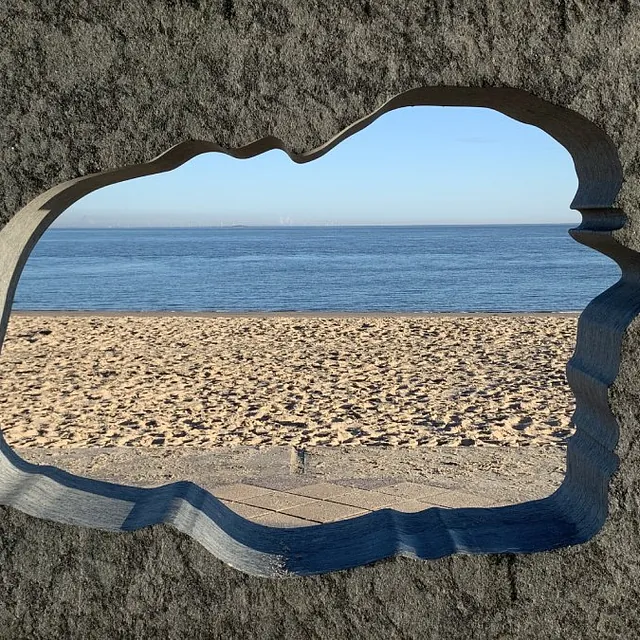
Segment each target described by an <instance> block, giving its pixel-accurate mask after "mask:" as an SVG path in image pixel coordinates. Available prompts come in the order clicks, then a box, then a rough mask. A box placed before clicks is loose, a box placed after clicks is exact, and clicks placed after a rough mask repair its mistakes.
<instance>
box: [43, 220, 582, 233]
mask: <svg viewBox="0 0 640 640" xmlns="http://www.w3.org/2000/svg"><path fill="white" fill-rule="evenodd" d="M579 225H580V221H579V220H575V221H573V220H571V221H566V222H515V223H514V222H435V223H431V224H414V223H407V224H385V223H380V224H376V223H368V224H237V225H234V224H224V225H219V224H218V225H191V226H186V227H183V226H169V227H167V226H164V227H162V226H161V227H155V226H153V227H151V226H149V227H137V226H130V227H129V226H110V227H99V226H95V227H94V226H87V227H71V226H69V227H66V226H60V227H58V226H55V223H54V225H52V226H50V227H49V228H48V229H47V231H49V230H53V231H170V230H174V231H184V230H198V229H217V230H220V229H222V230H234V231H237V230H243V229H270V230H273V229H361V228H367V227H377V228H409V229H414V228H425V227H572V226H579Z"/></svg>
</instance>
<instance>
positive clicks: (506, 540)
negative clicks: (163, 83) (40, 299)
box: [0, 87, 640, 577]
mask: <svg viewBox="0 0 640 640" xmlns="http://www.w3.org/2000/svg"><path fill="white" fill-rule="evenodd" d="M416 105H442V106H447V105H449V106H453V105H457V106H483V107H489V108H493V109H496V110H498V111H501V112H502V113H504V114H506V115H508V116H511V117H513V118H515V119H517V120H520V121H522V122H526V123H529V124H534V125H536V126H538V127H539V128H541V129H543V130H544V131H546V132H547V133H549V135H552V136H553V137H554V138H555V139H556V140H558V141H559V142H560V143H561V144H563V146H565V148H567V150H568V151H569V152H570V153H571V155H572V157H573V160H574V163H575V167H576V172H577V174H578V179H579V186H578V191H577V193H576V196H575V198H574V201H573V203H572V208H575V209H578V210H580V211H581V213H582V215H583V222H582V224H581V225H580V226H579V227H578V228H577V229H574V230H572V231H571V234H572V236H573V237H574V238H575V239H576V240H577V241H579V242H582V243H583V244H586V245H588V246H590V247H592V248H594V249H596V250H598V251H601V252H602V253H605V254H606V255H608V256H610V257H611V258H613V259H614V260H616V262H618V264H619V265H620V266H621V268H622V270H623V277H622V278H621V280H620V282H618V283H617V284H616V285H614V286H613V287H611V288H610V289H608V290H607V291H605V292H604V293H603V294H601V295H600V296H598V297H597V298H596V299H595V300H593V301H592V302H591V303H590V304H589V305H588V307H587V308H586V309H585V311H584V312H583V314H582V315H581V316H580V319H579V323H578V338H577V343H576V350H575V353H574V355H573V357H572V359H571V360H570V362H569V364H568V366H567V377H568V380H569V384H570V386H571V388H572V390H573V392H574V394H575V397H576V411H575V414H574V423H575V425H576V433H575V435H574V436H573V437H572V438H571V439H570V440H569V443H568V447H567V473H566V476H565V479H564V481H563V483H562V485H561V486H560V487H559V488H558V490H557V491H555V492H554V493H553V494H552V495H551V496H549V497H547V498H545V499H542V500H536V501H531V502H526V503H521V504H516V505H510V506H505V507H493V508H463V509H444V508H439V507H434V508H431V509H427V510H425V511H422V512H419V513H401V512H397V511H394V510H392V509H383V510H380V511H376V512H373V513H369V514H366V515H363V516H359V517H356V518H352V519H348V520H343V521H340V522H335V523H330V524H322V525H317V526H311V527H301V528H290V529H285V528H275V527H267V526H264V525H260V524H257V523H253V522H250V521H248V520H246V519H245V518H242V517H241V516H239V515H238V514H236V513H235V512H233V511H231V510H230V509H228V508H227V507H226V506H225V505H224V504H222V503H221V502H220V501H219V500H218V499H216V498H215V497H214V496H212V495H211V494H210V493H208V492H207V491H205V490H204V489H202V488H201V487H199V486H197V485H196V484H194V483H191V482H177V483H172V484H168V485H164V486H162V487H156V488H150V489H146V488H139V487H130V486H126V485H120V484H115V483H109V482H101V481H97V480H90V479H88V478H83V477H80V476H75V475H73V474H70V473H67V472H65V471H62V470H60V469H58V468H56V467H51V466H41V465H34V464H31V463H28V462H26V461H25V460H23V459H22V458H20V457H19V456H18V455H17V454H16V453H15V452H14V451H13V450H12V449H11V448H10V447H9V446H8V444H7V443H6V441H5V440H4V438H3V437H2V434H1V433H0V504H4V505H7V506H12V507H14V508H16V509H19V510H20V511H23V512H24V513H27V514H29V515H32V516H35V517H38V518H44V519H48V520H52V521H56V522H60V523H65V524H74V525H79V526H83V527H91V528H98V529H103V530H109V531H131V530H135V529H139V528H142V527H147V526H151V525H154V524H158V523H167V524H171V525H173V526H174V527H176V528H177V529H179V530H180V531H182V532H184V533H186V534H188V535H189V536H191V537H192V538H193V539H195V540H197V541H198V542H199V543H201V544H202V545H203V546H204V547H205V548H206V549H207V550H209V551H210V552H211V553H212V554H214V555H215V556H216V557H218V558H219V559H220V560H222V561H223V562H226V563H227V564H229V565H231V566H232V567H235V568H237V569H240V570H242V571H245V572H247V573H249V574H253V575H258V576H269V577H282V576H287V575H310V574H319V573H325V572H329V571H335V570H339V569H346V568H350V567H356V566H360V565H364V564H368V563H370V562H374V561H376V560H381V559H383V558H388V557H392V556H396V555H403V556H408V557H413V558H421V559H435V558H441V557H444V556H448V555H451V554H454V553H472V554H473V553H476V554H477V553H506V552H508V553H533V552H539V551H548V550H551V549H556V548H560V547H566V546H569V545H575V544H580V543H583V542H586V541H587V540H589V539H591V538H592V537H593V536H594V535H595V534H596V533H597V532H598V531H599V530H600V529H601V528H602V526H603V524H604V522H605V520H606V517H607V502H608V500H607V498H608V488H609V481H610V478H611V476H612V474H613V473H614V472H615V471H616V469H617V467H618V458H617V456H616V454H615V447H616V444H617V441H618V435H619V428H618V424H617V422H616V420H615V418H614V416H613V414H612V412H611V409H610V406H609V389H610V388H611V386H612V384H613V382H614V380H615V378H616V375H617V372H618V367H619V359H620V350H621V341H622V338H623V336H624V334H625V331H626V329H627V327H628V326H629V325H630V323H631V321H632V320H633V319H634V318H635V317H636V315H638V313H639V312H640V308H637V306H636V305H634V304H632V303H630V300H633V299H634V296H633V295H631V296H630V295H629V294H630V293H634V294H635V293H636V291H637V285H636V284H635V281H633V279H629V278H625V273H626V272H628V271H629V270H631V269H632V265H633V264H634V260H635V258H637V254H636V253H635V252H632V251H631V250H629V249H626V248H625V247H624V246H623V245H621V244H620V243H619V242H618V241H617V240H616V237H615V231H617V230H618V229H620V228H622V226H623V225H624V222H625V216H624V214H623V212H622V211H621V210H620V209H618V208H617V207H616V204H617V200H616V198H617V197H618V194H619V191H620V188H621V186H622V170H621V167H620V162H619V159H618V155H617V151H616V149H615V147H614V145H613V144H612V142H611V140H610V139H609V138H608V137H607V136H606V134H605V133H604V132H603V131H602V130H601V129H599V128H598V127H596V126H595V125H594V124H593V123H591V122H589V121H588V120H586V119H585V118H584V117H582V116H581V115H579V114H577V113H575V112H573V111H570V110H568V109H566V108H563V107H559V106H556V105H553V104H551V103H549V102H546V101H543V100H540V99H539V98H536V97H535V96H533V95H531V94H529V93H527V92H524V91H520V90H516V89H509V88H498V89H496V88H461V87H437V88H422V89H415V90H412V91H408V92H406V93H404V94H401V95H399V96H396V97H395V98H393V99H392V100H390V101H389V102H387V103H386V104H385V105H383V106H382V107H381V108H380V109H378V110H377V111H375V112H374V113H373V114H371V115H369V116H367V117H365V118H363V119H362V120H360V121H358V122H356V123H354V124H353V125H352V126H351V127H349V128H348V129H346V130H345V131H343V132H342V133H340V134H339V135H338V136H336V137H335V138H333V139H332V140H330V141H328V142H327V143H326V144H325V145H323V146H322V147H320V148H318V149H314V150H311V151H309V152H308V153H304V154H294V153H292V152H291V151H290V150H289V149H288V148H287V147H286V145H285V144H284V143H283V142H282V141H280V140H278V139H276V138H274V137H270V136H267V137H264V138H262V139H260V140H257V141H255V142H254V143H252V144H250V145H247V146H245V147H242V148H238V149H224V148H221V147H220V146H219V145H217V144H215V143H211V142H207V141H186V142H183V143H180V144H178V145H176V146H174V147H172V148H171V149H169V150H168V151H167V152H165V153H163V154H162V155H160V156H159V157H157V158H155V159H154V160H152V161H150V162H149V163H146V164H141V165H131V166H126V167H122V168H120V169H115V170H112V171H106V172H103V173H99V174H93V175H89V176H85V177H82V178H77V179H75V180H71V181H69V182H66V183H63V184H61V185H58V186H56V187H54V188H52V189H50V190H49V191H47V192H46V193H44V194H42V195H41V196H39V197H38V198H36V199H34V200H33V201H31V202H30V203H29V204H28V205H27V206H25V207H24V208H23V209H22V210H21V211H19V212H18V213H17V214H16V215H15V216H14V217H13V218H12V219H11V220H10V221H9V222H8V223H7V225H6V226H5V227H4V228H3V229H2V230H1V231H0V304H2V316H1V317H0V345H1V344H2V342H3V341H4V336H5V333H6V327H7V323H8V319H9V314H10V311H11V305H12V302H13V296H14V292H15V289H16V286H17V283H18V279H19V277H20V274H21V272H22V269H23V268H24V265H25V263H26V260H27V258H28V256H29V255H30V253H31V251H32V249H33V247H34V246H35V244H36V242H37V241H38V239H39V238H40V237H41V235H42V234H43V233H44V231H45V230H46V229H47V228H48V227H49V225H50V224H51V223H52V222H53V221H54V220H55V219H56V218H57V217H58V216H59V215H60V214H61V213H62V212H63V211H64V210H65V209H67V208H68V207H69V206H70V205H71V204H73V203H74V202H76V201H77V200H79V199H80V198H82V197H83V196H84V195H86V194H88V193H90V192H92V191H94V190H96V189H98V188H100V187H103V186H106V185H109V184H114V183H117V182H121V181H124V180H129V179H132V178H136V177H141V176H145V175H151V174H155V173H161V172H164V171H170V170H172V169H174V168H176V167H178V166H180V165H181V164H183V163H185V162H187V161H188V160H190V159H191V158H193V157H195V156H197V155H199V154H201V153H205V152H210V151H217V152H222V153H226V154H228V155H231V156H233V157H236V158H249V157H253V156H256V155H259V154H260V153H264V152H266V151H269V150H271V149H275V148H278V149H281V150H283V151H285V152H286V153H287V154H288V155H289V157H290V158H291V159H292V160H293V161H295V162H298V163H301V162H308V161H311V160H313V159H315V158H317V157H320V156H321V155H323V154H324V153H326V152H327V151H329V150H330V149H331V148H333V147H334V146H335V145H337V144H338V143H339V142H340V141H342V140H344V139H345V138H347V137H349V136H350V135H353V134H354V133H356V132H357V131H360V130H361V129H363V128H364V127H366V126H367V125H368V124H370V123H371V122H372V121H373V120H375V119H376V118H377V117H379V116H380V115H382V114H383V113H386V112H387V111H390V110H392V109H395V108H399V107H402V106H416ZM629 288H632V289H633V291H632V292H630V291H629ZM636 297H637V296H636Z"/></svg>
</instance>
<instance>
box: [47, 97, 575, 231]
mask: <svg viewBox="0 0 640 640" xmlns="http://www.w3.org/2000/svg"><path fill="white" fill-rule="evenodd" d="M577 185H578V181H577V177H576V173H575V169H574V166H573V161H572V160H571V156H570V155H569V153H568V152H567V151H566V150H565V149H564V148H563V147H562V146H561V145H560V144H559V143H557V142H556V141H555V140H553V138H551V137H550V136H548V135H547V134H546V133H544V132H543V131H541V130H540V129H537V128H536V127H533V126H530V125H525V124H522V123H520V122H518V121H516V120H512V119H511V118H508V117H507V116H504V115H502V114H501V113H498V112H497V111H492V110H491V109H483V108H469V107H404V108H402V109H397V110H395V111H392V112H391V113H387V114H385V115H383V116H381V117H380V118H378V120H376V121H375V122H374V123H373V124H371V125H369V127H367V128H366V129H364V130H363V131H361V132H359V133H356V134H355V135H354V136H352V137H350V138H348V139H347V140H345V141H344V142H342V143H340V144H339V145H338V146H337V147H335V148H334V149H333V150H331V151H329V153H327V154H326V155H324V156H322V157H321V158H319V159H318V160H314V161H313V162H309V163H306V164H302V165H298V164H296V163H294V162H293V161H291V160H290V159H289V157H288V156H287V155H286V154H285V153H283V152H281V151H278V150H274V151H269V152H267V153H265V154H262V155H260V156H257V157H255V158H250V159H248V160H237V159H235V158H230V157H228V156H225V155H224V154H221V153H207V154H203V155H200V156H198V157H197V158H194V159H193V160H191V161H190V162H188V163H186V164H185V165H183V166H182V167H180V168H178V169H176V170H174V171H171V172H169V173H164V174H160V175H156V176H150V177H146V178H138V179H135V180H130V181H127V182H123V183H120V184H117V185H112V186H110V187H105V188H103V189H99V190H98V191H95V192H93V193H91V194H89V195H88V196H86V197H85V198H83V199H82V200H79V201H78V202H77V203H75V204H74V205H73V206H72V207H71V208H69V209H68V210H67V211H65V212H64V213H63V214H62V216H61V217H60V218H59V219H58V221H57V222H56V223H55V226H61V227H62V226H64V227H110V226H114V227H115V226H120V227H146V226H156V227H162V226H220V225H221V224H223V225H230V224H242V225H278V224H292V225H309V224H312V225H324V224H332V225H334V224H345V225H347V224H487V223H492V224H493V223H514V224H515V223H554V222H558V223H566V222H570V223H573V222H577V221H578V220H579V219H580V216H579V214H578V213H577V212H575V211H571V210H570V209H569V205H570V203H571V200H572V199H573V196H574V194H575V192H576V189H577Z"/></svg>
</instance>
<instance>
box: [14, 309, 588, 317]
mask: <svg viewBox="0 0 640 640" xmlns="http://www.w3.org/2000/svg"><path fill="white" fill-rule="evenodd" d="M581 313H582V312H581V311H132V310H126V309H125V310H104V309H102V310H90V309H88V310H82V311H79V310H64V309H60V310H37V309H31V310H18V309H16V310H14V311H12V312H11V315H16V316H46V317H55V316H73V317H90V316H97V317H107V318H108V317H116V318H120V317H124V316H132V317H137V318H140V317H158V318H167V317H168V318H171V317H196V318H201V317H204V318H208V317H213V318H362V317H366V318H421V317H449V318H464V317H471V318H484V317H500V318H514V317H528V316H535V317H555V316H562V317H565V318H571V317H575V318H577V317H578V316H579V315H580V314H581Z"/></svg>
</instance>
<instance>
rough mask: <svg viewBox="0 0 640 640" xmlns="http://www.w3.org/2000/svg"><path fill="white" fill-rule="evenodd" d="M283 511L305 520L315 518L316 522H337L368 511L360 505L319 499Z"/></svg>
mask: <svg viewBox="0 0 640 640" xmlns="http://www.w3.org/2000/svg"><path fill="white" fill-rule="evenodd" d="M283 513H286V514H288V515H291V516H296V517H298V518H304V519H305V520H313V521H315V522H336V521H337V520H344V519H346V518H353V517H355V516H359V515H362V514H363V513H367V511H366V510H365V509H359V508H358V507H352V506H350V505H346V504H339V503H337V502H327V501H325V500H317V501H313V502H307V503H305V504H303V505H300V506H297V507H292V508H290V509H285V510H284V512H283Z"/></svg>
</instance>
